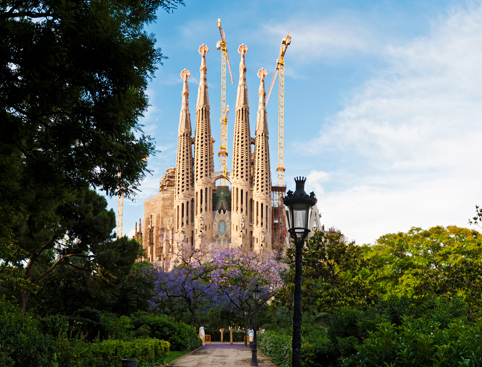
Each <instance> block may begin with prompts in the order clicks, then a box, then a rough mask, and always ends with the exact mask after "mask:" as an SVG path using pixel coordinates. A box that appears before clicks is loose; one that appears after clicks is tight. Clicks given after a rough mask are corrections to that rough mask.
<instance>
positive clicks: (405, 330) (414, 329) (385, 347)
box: [343, 318, 482, 367]
mask: <svg viewBox="0 0 482 367" xmlns="http://www.w3.org/2000/svg"><path fill="white" fill-rule="evenodd" d="M440 326H441V324H440V323H437V322H435V321H432V320H424V319H416V320H410V319H408V318H405V319H404V320H403V323H402V325H401V326H395V325H394V324H390V323H382V324H380V325H379V326H378V328H377V330H376V331H375V332H373V333H371V334H370V336H369V338H367V339H366V340H364V342H363V344H360V345H359V346H358V348H357V349H358V353H357V354H354V355H352V356H350V357H347V358H343V366H346V367H351V366H357V367H358V366H360V367H364V366H392V367H402V366H414V367H424V366H447V367H448V366H480V364H481V363H482V344H481V342H482V320H480V321H478V322H477V323H476V324H475V325H473V326H468V325H466V324H465V323H464V322H463V321H461V320H459V321H458V322H456V323H452V324H449V325H448V327H447V328H440Z"/></svg>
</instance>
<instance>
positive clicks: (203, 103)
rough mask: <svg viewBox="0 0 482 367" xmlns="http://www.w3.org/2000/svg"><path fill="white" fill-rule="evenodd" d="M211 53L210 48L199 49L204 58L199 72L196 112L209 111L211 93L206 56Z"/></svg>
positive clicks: (202, 46) (202, 47) (204, 46)
mask: <svg viewBox="0 0 482 367" xmlns="http://www.w3.org/2000/svg"><path fill="white" fill-rule="evenodd" d="M208 52H209V49H208V46H206V45H204V44H203V45H201V46H200V47H199V53H200V54H201V56H202V59H201V67H200V68H199V71H200V73H201V76H200V77H199V91H198V95H197V106H196V111H197V110H199V109H200V108H207V109H208V110H209V93H208V80H207V72H208V67H207V65H206V54H207V53H208Z"/></svg>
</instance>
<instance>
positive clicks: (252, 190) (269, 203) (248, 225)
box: [135, 44, 287, 262]
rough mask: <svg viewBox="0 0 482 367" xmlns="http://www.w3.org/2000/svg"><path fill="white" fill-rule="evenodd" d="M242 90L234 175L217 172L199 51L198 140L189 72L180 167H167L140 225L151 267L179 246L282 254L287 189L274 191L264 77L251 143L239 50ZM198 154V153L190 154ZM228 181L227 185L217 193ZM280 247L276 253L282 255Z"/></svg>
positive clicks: (203, 61) (203, 63) (183, 74)
mask: <svg viewBox="0 0 482 367" xmlns="http://www.w3.org/2000/svg"><path fill="white" fill-rule="evenodd" d="M238 52H239V53H240V54H241V61H240V64H239V84H238V90H237V98H236V110H235V113H236V116H235V124H234V139H233V149H232V172H215V170H214V151H213V142H214V139H213V138H212V136H211V120H210V105H209V93H208V83H207V65H206V54H207V53H208V47H207V46H206V45H202V46H201V47H200V48H199V53H200V54H201V57H202V59H201V68H200V72H201V76H200V82H199V88H198V94H197V104H196V124H195V132H194V136H193V133H192V129H191V114H190V112H189V101H188V96H189V86H188V79H189V77H190V73H189V71H188V70H186V69H184V70H183V71H182V72H181V78H182V79H183V89H182V105H181V115H180V120H179V130H178V146H177V160H176V167H175V168H169V169H168V170H167V171H166V174H165V175H164V176H163V178H162V179H161V182H160V188H159V193H158V194H157V195H156V196H155V197H153V198H151V199H147V200H145V202H144V218H143V220H142V221H139V228H138V227H137V223H136V230H135V232H136V234H135V237H136V238H141V239H142V244H143V247H144V248H145V249H146V251H147V254H148V260H149V261H158V262H162V261H164V260H166V259H169V256H170V254H171V253H172V251H173V250H174V249H175V246H176V245H177V244H179V243H191V244H194V246H199V245H201V244H203V243H213V244H214V245H215V246H217V247H219V248H228V247H233V246H241V247H244V248H247V249H250V250H252V251H271V250H273V249H275V250H279V247H280V246H281V247H283V246H284V245H285V244H286V243H287V233H286V217H285V211H284V208H281V207H280V208H277V207H276V206H277V205H275V204H273V202H276V200H274V201H273V198H274V197H276V195H277V194H278V193H281V194H282V193H283V192H284V187H274V186H272V185H271V169H270V154H269V145H268V137H269V134H268V120H267V113H266V103H265V98H266V90H265V78H266V76H267V72H266V70H264V69H261V70H259V72H258V77H259V78H260V86H259V103H258V112H257V119H256V130H255V136H254V138H253V137H251V130H250V120H249V112H250V111H249V102H248V88H247V85H246V64H245V55H246V53H247V52H248V48H247V47H246V45H244V44H243V45H241V46H239V49H238ZM193 148H194V149H193ZM220 180H227V181H229V182H230V183H231V188H230V187H229V186H224V185H220V186H216V182H218V181H220ZM277 247H278V248H277Z"/></svg>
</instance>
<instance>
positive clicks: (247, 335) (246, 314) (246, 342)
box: [244, 310, 249, 348]
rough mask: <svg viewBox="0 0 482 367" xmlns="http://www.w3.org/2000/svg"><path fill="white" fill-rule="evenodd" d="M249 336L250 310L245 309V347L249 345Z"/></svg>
mask: <svg viewBox="0 0 482 367" xmlns="http://www.w3.org/2000/svg"><path fill="white" fill-rule="evenodd" d="M248 338H249V334H248V311H247V310H245V311H244V347H245V348H247V347H248Z"/></svg>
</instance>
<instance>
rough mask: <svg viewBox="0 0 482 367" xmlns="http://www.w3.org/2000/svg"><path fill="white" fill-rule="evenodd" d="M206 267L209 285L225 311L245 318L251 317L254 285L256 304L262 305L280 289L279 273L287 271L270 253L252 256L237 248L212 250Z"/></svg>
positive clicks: (281, 283)
mask: <svg viewBox="0 0 482 367" xmlns="http://www.w3.org/2000/svg"><path fill="white" fill-rule="evenodd" d="M209 265H210V267H211V271H210V272H209V279H210V283H211V284H214V285H216V286H217V291H218V292H219V294H220V297H221V298H223V299H224V300H225V301H228V302H227V303H225V307H227V308H229V309H231V310H232V311H234V312H236V313H237V314H238V315H240V316H241V317H243V316H244V317H246V318H249V317H248V316H249V315H250V314H251V313H252V306H253V301H252V290H253V288H254V284H255V283H259V284H260V287H261V289H262V291H261V294H260V297H259V303H260V304H265V303H266V302H268V301H269V300H270V299H271V298H272V297H273V294H274V292H276V291H277V290H278V289H279V288H281V287H282V285H283V282H282V280H281V277H280V272H281V271H282V270H283V269H286V268H287V266H286V264H282V263H280V262H278V261H277V260H276V258H275V254H274V253H256V252H252V251H246V250H245V249H243V248H239V247H237V248H230V249H213V252H212V258H211V261H210V263H209ZM249 319H251V318H249Z"/></svg>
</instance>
